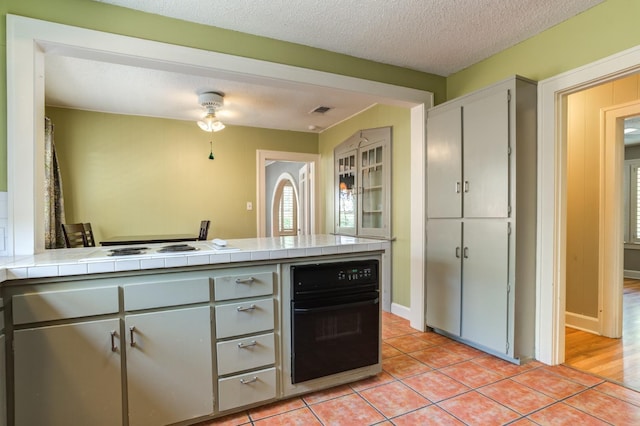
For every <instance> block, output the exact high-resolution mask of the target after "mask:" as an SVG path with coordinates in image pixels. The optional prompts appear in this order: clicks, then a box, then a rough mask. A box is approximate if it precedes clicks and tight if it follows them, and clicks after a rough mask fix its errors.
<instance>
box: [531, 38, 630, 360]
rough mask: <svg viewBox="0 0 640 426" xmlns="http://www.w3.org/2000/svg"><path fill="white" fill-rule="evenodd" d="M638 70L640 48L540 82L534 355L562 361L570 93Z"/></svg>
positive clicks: (541, 358)
mask: <svg viewBox="0 0 640 426" xmlns="http://www.w3.org/2000/svg"><path fill="white" fill-rule="evenodd" d="M638 71H640V46H636V47H633V48H631V49H627V50H625V51H622V52H619V53H617V54H614V55H611V56H609V57H606V58H604V59H601V60H599V61H596V62H593V63H590V64H587V65H585V66H582V67H579V68H576V69H573V70H570V71H567V72H565V73H562V74H559V75H557V76H554V77H551V78H549V79H546V80H543V81H541V82H539V83H538V170H537V171H538V173H537V184H538V206H537V217H538V229H537V238H536V240H537V247H536V359H537V360H539V361H541V362H543V363H545V364H550V365H556V364H560V363H562V362H563V361H564V356H565V353H564V338H565V331H564V325H565V319H564V315H565V308H566V242H567V238H566V236H567V199H566V198H567V197H566V196H567V193H566V188H567V184H566V183H567V102H566V96H567V95H569V94H571V93H575V92H577V91H580V90H584V89H587V88H589V87H593V86H596V85H599V84H602V83H605V82H608V81H612V80H615V79H618V78H620V77H624V76H626V75H630V74H634V73H637V72H638Z"/></svg>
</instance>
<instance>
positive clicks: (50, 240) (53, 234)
mask: <svg viewBox="0 0 640 426" xmlns="http://www.w3.org/2000/svg"><path fill="white" fill-rule="evenodd" d="M44 208H45V212H44V233H45V234H44V245H45V248H48V249H54V248H63V247H65V243H64V236H63V235H62V224H63V223H64V220H65V219H64V200H63V198H62V178H61V177H60V167H58V158H57V157H56V148H55V145H54V143H53V124H52V123H51V120H50V119H49V117H45V119H44Z"/></svg>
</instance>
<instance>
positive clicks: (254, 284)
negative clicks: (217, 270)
mask: <svg viewBox="0 0 640 426" xmlns="http://www.w3.org/2000/svg"><path fill="white" fill-rule="evenodd" d="M214 291H215V297H216V300H229V299H240V298H243V297H254V296H265V295H267V294H272V293H273V272H261V273H257V274H243V275H228V276H224V277H216V278H215V279H214Z"/></svg>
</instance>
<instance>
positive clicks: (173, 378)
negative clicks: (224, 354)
mask: <svg viewBox="0 0 640 426" xmlns="http://www.w3.org/2000/svg"><path fill="white" fill-rule="evenodd" d="M125 330H126V335H127V336H126V360H127V361H126V363H127V370H126V371H127V395H128V405H129V425H131V426H139V425H159V424H169V423H176V422H179V421H186V420H189V419H193V418H197V417H201V416H207V415H212V414H213V401H214V398H213V380H212V374H213V373H212V350H211V308H210V307H209V306H199V307H192V308H184V309H172V310H167V311H159V312H150V313H141V314H133V315H127V316H126V317H125Z"/></svg>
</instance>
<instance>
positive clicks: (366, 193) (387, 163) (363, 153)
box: [358, 127, 391, 238]
mask: <svg viewBox="0 0 640 426" xmlns="http://www.w3.org/2000/svg"><path fill="white" fill-rule="evenodd" d="M358 169H359V178H358V181H359V185H360V189H359V192H360V199H359V206H358V212H359V217H358V235H362V236H372V237H387V238H389V237H390V236H391V232H390V229H389V217H390V211H391V198H390V193H391V174H390V170H391V129H390V128H389V127H382V128H379V129H370V130H363V131H362V142H361V143H360V150H359V168H358Z"/></svg>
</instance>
